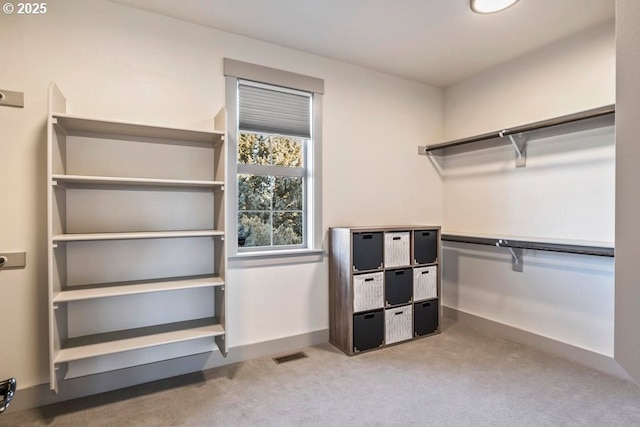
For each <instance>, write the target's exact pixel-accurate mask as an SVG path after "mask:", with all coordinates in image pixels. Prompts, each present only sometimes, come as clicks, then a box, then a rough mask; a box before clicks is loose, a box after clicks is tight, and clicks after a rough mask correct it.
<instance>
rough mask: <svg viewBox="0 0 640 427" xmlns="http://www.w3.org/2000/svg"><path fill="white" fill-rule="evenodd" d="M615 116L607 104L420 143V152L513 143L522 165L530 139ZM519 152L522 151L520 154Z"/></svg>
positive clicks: (452, 151)
mask: <svg viewBox="0 0 640 427" xmlns="http://www.w3.org/2000/svg"><path fill="white" fill-rule="evenodd" d="M614 116H615V105H607V106H605V107H600V108H594V109H592V110H587V111H581V112H579V113H574V114H569V115H566V116H561V117H556V118H552V119H548V120H542V121H539V122H535V123H529V124H525V125H521V126H516V127H513V128H510V129H502V130H499V131H495V132H489V133H485V134H482V135H476V136H471V137H467V138H461V139H455V140H452V141H447V142H442V143H439V144H433V145H426V146H419V147H418V154H422V155H447V154H455V153H459V152H465V151H470V150H479V149H483V148H491V147H494V146H497V145H505V144H513V145H514V146H517V149H516V150H515V151H516V161H517V163H518V164H517V166H523V165H524V164H523V163H524V162H523V160H522V159H524V158H525V157H526V154H525V153H526V142H527V141H529V140H531V139H533V138H540V137H550V136H554V135H560V134H563V133H568V132H576V131H579V130H586V129H595V128H598V127H604V126H611V125H613V123H614V118H615V117H614ZM518 152H520V155H519V154H518Z"/></svg>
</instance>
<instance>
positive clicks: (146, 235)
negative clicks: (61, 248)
mask: <svg viewBox="0 0 640 427" xmlns="http://www.w3.org/2000/svg"><path fill="white" fill-rule="evenodd" d="M223 236H224V232H223V231H218V230H185V231H145V232H132V233H87V234H80V233H78V234H58V235H56V236H53V241H54V242H82V241H96V240H137V239H171V238H178V237H223Z"/></svg>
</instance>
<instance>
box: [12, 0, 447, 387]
mask: <svg viewBox="0 0 640 427" xmlns="http://www.w3.org/2000/svg"><path fill="white" fill-rule="evenodd" d="M47 5H48V11H47V13H46V15H42V16H39V17H35V16H30V17H24V16H17V15H12V16H7V15H4V14H3V15H0V52H2V66H1V67H0V82H1V84H0V86H1V87H2V88H3V89H9V90H17V91H23V92H24V93H25V108H24V109H10V108H0V129H2V138H0V149H1V151H0V152H1V153H2V154H1V155H0V180H1V181H0V182H2V183H3V192H2V199H0V200H1V202H0V251H11V250H24V251H27V267H26V268H25V269H23V270H10V271H1V272H0V300H1V305H2V310H3V318H5V319H6V318H11V319H12V320H11V321H10V324H9V325H10V326H9V327H3V328H0V343H2V345H1V346H0V378H7V377H12V376H13V377H16V378H18V382H19V387H20V388H25V387H29V386H32V385H36V384H40V383H44V382H46V381H47V380H48V378H47V376H48V372H47V358H48V355H47V351H48V350H47V340H48V338H47V291H46V288H47V284H46V173H45V171H46V149H45V148H46V147H45V139H46V136H45V135H46V134H45V122H46V111H47V110H46V105H47V98H46V96H47V87H48V85H49V82H50V81H54V82H56V83H57V84H58V86H59V87H60V89H61V90H62V92H63V93H64V94H65V96H66V97H67V99H68V100H69V102H70V107H71V112H75V113H81V114H83V115H88V116H100V117H106V118H112V119H121V120H131V121H140V122H150V123H158V124H165V125H169V126H185V127H196V128H202V129H211V128H212V126H213V125H212V124H213V116H214V115H215V114H216V113H217V111H218V110H219V109H220V107H222V106H223V105H224V99H223V94H224V78H223V75H222V58H223V57H230V58H233V59H237V60H241V61H247V62H253V63H256V64H260V65H265V66H269V67H274V68H279V69H283V70H287V71H292V72H297V73H302V74H307V75H311V76H314V77H319V78H323V79H324V80H325V90H326V93H325V96H324V103H323V113H324V125H323V223H324V228H325V230H326V229H327V228H328V227H330V226H338V225H366V224H388V223H428V224H440V223H441V221H442V202H441V200H442V186H441V180H440V177H439V175H438V174H437V173H436V172H435V170H434V169H433V168H432V167H431V166H430V165H429V164H428V163H426V162H425V161H424V158H421V157H419V156H417V155H416V147H417V146H418V145H420V144H424V143H433V142H435V141H437V140H440V139H441V138H442V124H443V116H442V102H443V101H442V91H441V90H439V89H435V88H431V87H428V86H426V85H422V84H418V83H414V82H409V81H406V80H403V79H400V78H396V77H391V76H388V75H384V74H380V73H376V72H373V71H370V70H367V69H363V68H359V67H355V66H351V65H347V64H344V63H340V62H336V61H332V60H329V59H326V58H321V57H318V56H313V55H309V54H305V53H302V52H298V51H294V50H291V49H286V48H282V47H278V46H275V45H271V44H268V43H263V42H259V41H255V40H251V39H247V38H243V37H240V36H236V35H232V34H228V33H224V32H219V31H215V30H212V29H209V28H205V27H201V26H196V25H191V24H187V23H182V22H179V21H176V20H172V19H169V18H165V17H161V16H155V15H151V14H148V13H144V12H140V11H136V10H132V9H128V8H124V7H122V6H119V5H115V4H111V3H107V2H102V1H90V2H89V1H74V0H65V1H49V2H47ZM389 159H392V161H389ZM418 185H419V187H418ZM418 188H422V189H423V190H424V189H428V195H429V197H424V194H425V191H418ZM390 206H393V207H394V209H390V208H389V207H390ZM228 281H229V285H228V287H227V290H228V292H227V295H228V299H229V300H228V314H227V325H228V339H229V344H230V346H231V347H235V346H242V345H245V344H251V343H257V342H263V341H268V340H272V339H275V338H281V337H288V336H293V335H297V334H303V333H308V332H312V331H317V330H322V329H326V328H328V316H327V313H328V302H327V298H328V296H327V294H328V283H327V281H328V279H327V263H326V262H322V263H308V264H292V265H280V266H272V267H261V268H247V269H236V270H232V271H230V272H229V278H228Z"/></svg>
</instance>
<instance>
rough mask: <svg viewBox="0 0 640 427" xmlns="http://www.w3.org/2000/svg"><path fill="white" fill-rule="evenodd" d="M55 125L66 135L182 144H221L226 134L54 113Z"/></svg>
mask: <svg viewBox="0 0 640 427" xmlns="http://www.w3.org/2000/svg"><path fill="white" fill-rule="evenodd" d="M53 124H54V125H56V126H58V127H60V128H62V129H63V130H64V131H65V132H66V133H74V134H77V133H90V134H103V135H120V136H126V137H127V138H150V139H163V140H172V141H181V142H200V143H214V144H217V143H220V142H221V141H223V140H224V132H220V131H212V132H205V131H200V130H192V129H178V128H173V127H163V126H155V125H149V124H145V123H136V122H126V121H117V120H102V119H97V118H90V117H83V116H77V115H74V114H67V113H53Z"/></svg>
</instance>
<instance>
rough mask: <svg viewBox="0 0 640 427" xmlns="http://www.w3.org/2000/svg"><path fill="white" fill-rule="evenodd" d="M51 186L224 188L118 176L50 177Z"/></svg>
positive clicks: (211, 183) (205, 183)
mask: <svg viewBox="0 0 640 427" xmlns="http://www.w3.org/2000/svg"><path fill="white" fill-rule="evenodd" d="M51 178H52V180H53V182H52V184H53V185H63V186H65V187H82V186H89V185H104V186H120V185H128V186H132V187H135V186H141V187H146V186H149V187H182V188H211V189H218V188H223V187H224V182H223V181H196V180H184V179H156V178H129V177H119V176H91V175H52V176H51Z"/></svg>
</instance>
